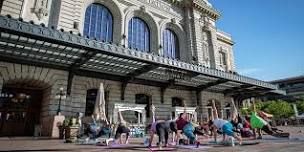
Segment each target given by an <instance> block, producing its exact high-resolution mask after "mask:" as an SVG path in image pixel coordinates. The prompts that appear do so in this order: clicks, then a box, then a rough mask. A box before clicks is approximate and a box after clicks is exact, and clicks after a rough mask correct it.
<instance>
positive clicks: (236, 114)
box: [231, 98, 238, 120]
mask: <svg viewBox="0 0 304 152" xmlns="http://www.w3.org/2000/svg"><path fill="white" fill-rule="evenodd" d="M231 104H232V108H233V112H232V116H231V120H236V119H237V116H238V110H237V108H236V106H235V104H234V99H233V98H231Z"/></svg>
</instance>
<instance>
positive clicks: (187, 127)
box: [176, 107, 200, 147]
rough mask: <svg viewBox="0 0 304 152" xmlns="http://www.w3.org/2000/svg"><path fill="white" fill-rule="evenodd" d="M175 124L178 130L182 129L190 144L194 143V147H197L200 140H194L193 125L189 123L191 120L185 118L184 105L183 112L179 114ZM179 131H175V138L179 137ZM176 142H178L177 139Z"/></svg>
mask: <svg viewBox="0 0 304 152" xmlns="http://www.w3.org/2000/svg"><path fill="white" fill-rule="evenodd" d="M176 126H177V129H178V130H182V133H184V135H186V137H187V138H188V139H189V140H190V144H195V145H196V147H199V145H200V142H199V141H197V140H196V138H195V135H194V131H195V127H194V126H193V124H192V123H191V121H188V119H187V113H186V107H185V108H184V113H182V114H181V115H180V116H179V119H178V120H177V121H176ZM179 136H180V132H178V133H177V138H179ZM177 142H179V141H178V140H177Z"/></svg>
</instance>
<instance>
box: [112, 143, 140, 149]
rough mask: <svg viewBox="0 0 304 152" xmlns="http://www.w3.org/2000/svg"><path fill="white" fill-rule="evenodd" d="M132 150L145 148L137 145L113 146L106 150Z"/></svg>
mask: <svg viewBox="0 0 304 152" xmlns="http://www.w3.org/2000/svg"><path fill="white" fill-rule="evenodd" d="M133 148H146V146H145V145H138V144H114V145H110V146H108V149H133Z"/></svg>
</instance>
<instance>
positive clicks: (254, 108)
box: [252, 100, 256, 112]
mask: <svg viewBox="0 0 304 152" xmlns="http://www.w3.org/2000/svg"><path fill="white" fill-rule="evenodd" d="M252 104H253V111H254V112H256V107H255V102H254V100H253V101H252Z"/></svg>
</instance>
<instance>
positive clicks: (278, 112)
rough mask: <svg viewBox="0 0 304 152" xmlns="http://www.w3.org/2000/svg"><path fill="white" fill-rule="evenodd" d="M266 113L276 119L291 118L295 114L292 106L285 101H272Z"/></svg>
mask: <svg viewBox="0 0 304 152" xmlns="http://www.w3.org/2000/svg"><path fill="white" fill-rule="evenodd" d="M266 111H267V112H269V113H271V114H273V116H274V118H275V119H279V118H289V117H290V116H292V115H293V114H294V111H293V108H292V106H291V105H290V104H289V103H288V102H286V101H283V100H278V101H271V102H270V103H269V105H268V106H267V108H266Z"/></svg>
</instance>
